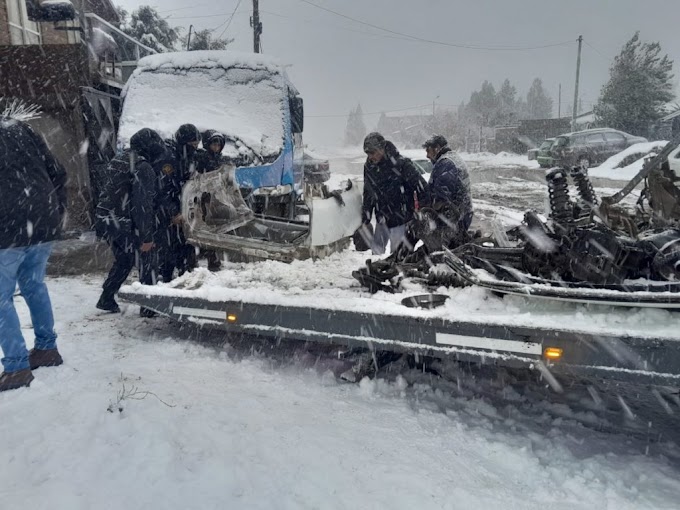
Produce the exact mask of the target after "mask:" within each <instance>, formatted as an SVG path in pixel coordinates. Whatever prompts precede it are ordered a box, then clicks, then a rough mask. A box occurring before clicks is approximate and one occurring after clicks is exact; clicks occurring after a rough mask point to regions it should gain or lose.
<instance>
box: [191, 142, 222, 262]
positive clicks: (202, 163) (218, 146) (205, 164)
mask: <svg viewBox="0 0 680 510" xmlns="http://www.w3.org/2000/svg"><path fill="white" fill-rule="evenodd" d="M202 139H203V148H202V149H199V150H198V151H197V153H196V172H198V173H199V174H203V173H208V172H214V171H215V170H218V169H219V168H221V167H222V165H224V164H225V163H226V162H227V158H225V157H224V156H223V155H222V151H223V150H224V146H225V145H226V143H227V139H226V137H225V136H224V135H223V134H222V133H220V132H218V131H215V130H214V129H209V130H207V131H205V132H204V133H203V135H202ZM209 204H210V194H209V193H203V196H202V197H201V210H202V211H203V217H205V216H206V208H207V207H208V205H209ZM201 255H205V257H206V259H208V270H209V271H219V270H220V269H221V268H222V262H221V261H220V258H219V256H218V255H217V252H215V251H214V250H201Z"/></svg>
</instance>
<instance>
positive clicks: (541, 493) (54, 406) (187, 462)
mask: <svg viewBox="0 0 680 510" xmlns="http://www.w3.org/2000/svg"><path fill="white" fill-rule="evenodd" d="M99 283H100V280H98V279H94V280H83V279H82V278H81V279H55V280H50V281H49V286H50V290H51V293H52V296H53V301H54V304H55V310H56V317H57V321H58V323H57V328H58V332H59V335H60V338H59V347H60V350H61V351H62V353H63V355H64V358H65V364H64V365H63V366H61V367H58V368H42V369H40V370H38V371H36V372H35V375H36V379H35V381H34V383H33V384H32V386H31V388H29V389H21V390H16V391H12V392H7V393H4V394H0V409H2V420H0V438H1V439H0V480H2V484H1V485H0V497H2V505H1V506H2V508H29V507H30V508H35V509H50V510H52V509H69V510H73V509H88V510H89V509H109V508H110V509H120V508H126V509H131V510H132V509H149V508H163V509H174V508H177V509H180V508H181V509H184V508H201V509H223V508H262V509H271V508H277V509H278V508H281V509H284V508H291V509H293V508H295V509H297V508H338V509H344V508H351V509H356V508H408V509H411V508H451V509H457V508H460V509H468V508H507V509H541V510H544V509H548V508H550V509H603V508H611V509H617V510H625V509H636V510H645V509H655V510H658V509H674V508H677V507H678V501H679V500H680V481H678V469H679V468H680V452H679V451H678V448H677V446H676V445H675V443H674V442H673V440H672V438H670V439H669V438H668V437H663V438H661V440H659V438H658V437H650V435H649V434H645V432H644V431H645V430H646V427H647V424H646V422H645V421H644V420H643V422H642V423H641V424H640V430H641V432H639V433H628V432H626V431H622V430H621V429H619V428H617V427H614V428H613V429H612V428H610V427H608V426H607V425H606V423H605V421H603V420H602V418H601V417H598V414H597V412H596V406H595V404H594V403H593V402H594V401H596V399H595V398H593V399H592V400H591V405H590V407H589V406H588V405H584V404H583V403H582V402H580V401H579V400H578V398H576V399H572V400H569V399H564V400H554V398H553V397H552V396H551V394H550V393H549V392H542V391H541V389H540V386H536V385H534V384H531V385H529V386H528V387H527V388H529V389H528V390H527V391H529V392H533V394H531V393H526V392H525V391H524V390H523V389H522V385H521V384H516V385H505V384H502V381H501V380H500V378H499V377H496V376H492V377H491V378H489V379H484V378H483V377H477V376H475V377H472V376H471V375H469V374H466V373H465V372H462V371H461V372H459V373H458V375H457V377H456V378H454V379H453V380H452V381H451V383H448V384H445V382H440V383H437V382H436V381H432V380H430V379H428V377H429V376H427V375H423V374H418V373H414V372H413V371H406V372H405V373H404V374H403V375H399V376H397V377H396V379H393V380H387V379H379V380H364V381H362V383H361V384H356V385H349V384H340V383H338V382H337V381H336V379H335V377H334V376H333V375H332V374H331V373H329V372H324V371H321V372H320V371H318V370H315V369H312V368H310V367H312V366H314V365H315V364H316V363H315V362H314V361H312V362H310V361H309V360H308V359H307V360H305V359H304V358H300V359H298V361H290V362H283V361H282V360H281V359H277V358H276V356H273V357H272V356H269V355H265V354H257V353H255V354H250V353H249V352H250V351H248V349H247V347H246V348H240V349H241V350H240V351H239V347H238V345H237V342H236V340H229V339H228V341H229V342H231V343H232V344H233V345H231V346H230V345H229V343H227V344H223V343H221V342H220V341H215V338H214V337H211V336H210V335H208V334H207V333H199V334H198V338H199V339H200V340H203V341H204V343H199V342H196V341H195V340H196V333H189V332H188V331H180V330H178V329H177V328H176V327H175V326H174V325H173V324H170V323H168V322H167V321H165V320H164V319H155V320H142V319H139V318H138V316H137V313H136V312H137V310H136V309H135V308H134V307H126V309H125V310H124V311H125V313H124V315H122V316H110V315H109V316H99V315H97V314H96V311H95V309H94V306H93V303H94V302H95V301H96V298H97V295H98V292H99V289H98V285H99ZM17 302H18V306H19V309H20V313H21V318H22V324H23V325H24V327H25V332H26V334H27V336H28V334H29V333H30V331H29V329H28V328H29V324H30V320H29V317H28V313H27V311H26V309H25V307H24V305H23V302H22V301H21V300H20V299H18V300H17ZM192 335H193V336H192ZM208 340H210V342H207V341H208ZM222 340H223V339H222ZM409 383H410V384H409ZM593 391H594V390H593ZM121 394H122V395H123V396H124V398H123V399H122V400H121V401H120V402H117V401H118V398H119V397H120V396H121ZM591 394H593V393H591ZM624 396H625V397H626V398H628V396H626V395H624ZM108 409H110V410H111V411H112V412H109V410H108ZM675 411H676V412H677V409H676V410H675ZM669 430H670V431H671V432H672V431H673V430H674V429H673V427H670V428H669Z"/></svg>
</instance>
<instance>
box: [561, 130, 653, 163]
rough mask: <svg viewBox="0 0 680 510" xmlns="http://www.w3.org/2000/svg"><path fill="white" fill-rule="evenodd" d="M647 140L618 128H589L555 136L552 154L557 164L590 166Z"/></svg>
mask: <svg viewBox="0 0 680 510" xmlns="http://www.w3.org/2000/svg"><path fill="white" fill-rule="evenodd" d="M646 142H647V139H646V138H642V137H640V136H633V135H629V134H628V133H624V132H623V131H617V130H616V129H609V128H600V129H588V130H586V131H578V132H575V133H566V134H564V135H560V136H558V137H557V138H555V143H554V144H553V145H552V147H551V148H550V155H551V156H552V158H553V164H554V165H555V166H562V167H572V166H581V167H583V168H590V167H591V166H597V165H599V164H600V163H603V162H604V161H605V160H606V159H607V158H609V157H611V156H613V155H614V154H618V153H619V152H621V151H622V150H624V149H627V148H628V147H630V146H631V145H634V144H636V143H646Z"/></svg>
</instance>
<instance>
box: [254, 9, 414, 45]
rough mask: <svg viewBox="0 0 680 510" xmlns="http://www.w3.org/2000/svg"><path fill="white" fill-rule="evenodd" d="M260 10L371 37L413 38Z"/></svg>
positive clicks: (280, 16) (297, 20)
mask: <svg viewBox="0 0 680 510" xmlns="http://www.w3.org/2000/svg"><path fill="white" fill-rule="evenodd" d="M260 12H264V13H266V14H271V15H272V16H276V17H278V18H285V19H294V20H295V21H296V22H299V21H304V22H306V23H311V24H313V25H324V26H327V27H332V28H335V29H338V30H345V31H346V32H352V33H355V34H362V35H368V36H371V37H383V38H386V39H398V40H402V41H412V40H413V39H411V38H410V37H401V36H396V35H388V34H377V33H375V32H367V31H365V30H354V29H352V28H348V27H343V26H340V25H334V24H332V23H323V22H319V20H311V19H305V18H297V17H296V18H293V17H292V16H286V15H284V14H279V13H278V12H272V11H260Z"/></svg>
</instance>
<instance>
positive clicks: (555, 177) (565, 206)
mask: <svg viewBox="0 0 680 510" xmlns="http://www.w3.org/2000/svg"><path fill="white" fill-rule="evenodd" d="M545 180H546V181H547V182H548V195H549V198H550V214H551V217H552V219H553V221H555V222H556V223H559V224H560V225H563V226H565V227H568V226H571V225H573V223H574V210H573V204H572V202H571V200H570V199H569V182H568V181H567V176H566V174H565V172H564V171H563V170H562V169H559V168H558V169H555V170H553V171H551V172H549V173H548V174H547V175H546V176H545Z"/></svg>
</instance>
